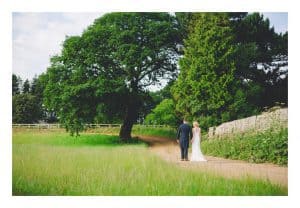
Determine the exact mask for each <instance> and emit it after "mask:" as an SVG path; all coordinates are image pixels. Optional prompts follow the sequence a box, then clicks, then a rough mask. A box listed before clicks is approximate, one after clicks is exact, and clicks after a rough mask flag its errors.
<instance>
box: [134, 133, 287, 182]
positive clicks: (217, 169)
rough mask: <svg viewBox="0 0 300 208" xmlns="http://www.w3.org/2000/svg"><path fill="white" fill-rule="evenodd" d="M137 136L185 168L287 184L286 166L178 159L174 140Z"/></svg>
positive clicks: (162, 156) (158, 153)
mask: <svg viewBox="0 0 300 208" xmlns="http://www.w3.org/2000/svg"><path fill="white" fill-rule="evenodd" d="M139 138H140V139H141V140H143V141H145V142H147V143H148V144H149V145H150V148H149V150H150V151H151V152H153V153H154V154H157V155H159V156H160V157H161V158H162V159H164V160H166V161H168V162H172V163H175V164H177V165H178V166H180V167H182V168H185V169H186V168H188V169H191V170H194V171H205V172H210V173H212V174H215V175H220V176H223V177H226V178H245V177H248V176H249V177H252V178H257V179H262V180H268V181H269V182H271V183H273V184H277V185H281V186H284V187H287V186H288V168H287V167H282V166H278V165H274V164H267V163H263V164H255V163H248V162H245V161H240V160H229V159H224V158H219V157H212V156H205V158H206V159H207V162H190V161H180V149H179V146H178V144H177V143H176V141H173V140H170V139H166V138H159V137H152V136H139Z"/></svg>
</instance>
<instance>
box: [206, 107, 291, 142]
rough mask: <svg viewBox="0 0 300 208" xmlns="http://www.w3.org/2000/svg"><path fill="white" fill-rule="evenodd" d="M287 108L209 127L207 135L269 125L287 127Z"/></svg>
mask: <svg viewBox="0 0 300 208" xmlns="http://www.w3.org/2000/svg"><path fill="white" fill-rule="evenodd" d="M287 125H288V109H287V108H281V109H277V110H274V111H272V112H265V113H262V114H261V115H257V116H251V117H248V118H243V119H239V120H235V121H230V122H226V123H223V124H221V125H219V126H217V127H210V128H209V131H208V136H209V137H213V136H223V135H226V134H232V133H242V132H247V131H251V130H254V131H264V130H267V129H270V128H271V127H275V128H276V127H282V126H284V127H287Z"/></svg>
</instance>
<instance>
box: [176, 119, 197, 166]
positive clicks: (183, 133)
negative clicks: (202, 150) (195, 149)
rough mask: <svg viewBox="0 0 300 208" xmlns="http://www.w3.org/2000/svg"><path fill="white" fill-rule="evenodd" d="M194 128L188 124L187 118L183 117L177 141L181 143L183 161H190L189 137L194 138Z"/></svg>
mask: <svg viewBox="0 0 300 208" xmlns="http://www.w3.org/2000/svg"><path fill="white" fill-rule="evenodd" d="M192 137H193V133H192V128H191V127H190V126H189V125H188V122H187V121H186V119H183V124H181V125H180V126H179V128H178V131H177V142H178V143H179V145H180V151H181V161H183V160H185V161H188V149H189V139H192Z"/></svg>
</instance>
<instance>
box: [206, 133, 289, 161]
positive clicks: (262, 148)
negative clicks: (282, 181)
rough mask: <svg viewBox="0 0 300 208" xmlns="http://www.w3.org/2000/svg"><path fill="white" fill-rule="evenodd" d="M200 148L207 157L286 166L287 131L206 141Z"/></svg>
mask: <svg viewBox="0 0 300 208" xmlns="http://www.w3.org/2000/svg"><path fill="white" fill-rule="evenodd" d="M201 148H202V150H203V152H204V153H205V154H207V155H213V156H221V157H225V158H231V159H240V160H246V161H249V162H256V163H261V162H271V163H275V164H280V165H287V162H288V129H287V128H280V129H277V130H273V129H270V130H267V131H264V132H248V133H244V134H233V135H229V136H226V137H222V138H212V139H206V140H204V141H203V142H202V143H201Z"/></svg>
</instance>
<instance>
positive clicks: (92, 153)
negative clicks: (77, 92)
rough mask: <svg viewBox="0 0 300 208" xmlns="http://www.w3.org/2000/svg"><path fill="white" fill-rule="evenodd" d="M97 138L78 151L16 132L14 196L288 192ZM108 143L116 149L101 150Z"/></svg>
mask: <svg viewBox="0 0 300 208" xmlns="http://www.w3.org/2000/svg"><path fill="white" fill-rule="evenodd" d="M97 136H98V137H99V139H97V138H96V137H94V136H91V135H84V134H82V136H80V137H78V138H80V140H79V141H78V143H77V144H76V145H74V144H73V143H72V142H76V138H74V137H73V138H72V137H70V136H68V135H67V134H66V133H60V134H53V133H45V132H39V133H32V132H18V133H15V132H14V133H13V155H12V160H13V161H12V164H13V167H12V193H13V195H68V196H87V195H89V196H91V195H95V196H97V195H98V196H99V195H104V196H109V195H114V196H133V195H134V196H135V195H138V196H141V195H146V196H151V195H153V196H162V195H166V196H171V195H178V196H182V195H187V196H189V195H193V196H197V195H287V188H283V187H279V186H276V185H272V184H270V183H268V182H264V181H258V180H254V179H251V178H242V179H240V180H237V179H236V180H234V179H225V178H222V177H217V176H214V175H211V174H209V173H205V172H203V173H199V172H194V171H192V170H183V169H181V168H178V167H176V166H174V164H170V163H167V162H165V161H162V160H161V159H160V158H158V157H157V156H155V155H152V154H150V153H149V152H148V150H147V149H146V146H145V145H136V144H130V145H124V144H120V143H119V144H117V145H116V144H115V143H114V141H116V140H115V139H114V137H109V136H102V135H97ZM58 138H59V139H58ZM109 139H111V140H112V145H107V144H102V142H104V141H105V143H106V141H108V140H109ZM53 140H54V141H55V142H52V141H53ZM90 140H92V142H91V143H93V146H92V145H91V144H90ZM48 142H49V143H48ZM81 142H83V143H81ZM47 143H48V144H47ZM54 143H56V144H54ZM80 143H81V144H80ZM94 144H95V145H94ZM158 170H163V171H158ZM182 187H184V188H182Z"/></svg>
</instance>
